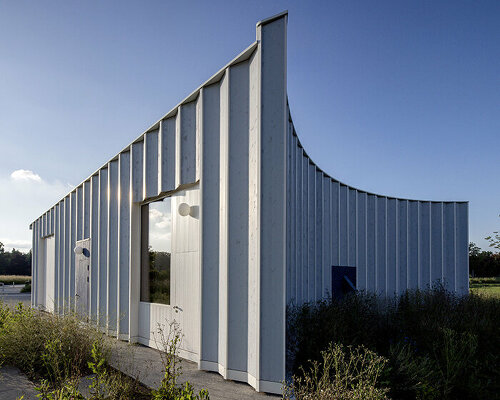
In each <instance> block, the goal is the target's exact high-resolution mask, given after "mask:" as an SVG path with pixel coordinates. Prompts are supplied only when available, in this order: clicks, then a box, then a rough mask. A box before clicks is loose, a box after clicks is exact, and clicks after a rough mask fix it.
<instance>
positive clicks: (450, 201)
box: [287, 96, 469, 203]
mask: <svg viewBox="0 0 500 400" xmlns="http://www.w3.org/2000/svg"><path fill="white" fill-rule="evenodd" d="M287 108H288V122H289V123H291V124H292V128H293V129H292V135H293V136H295V137H296V138H297V145H298V146H299V147H300V148H301V149H302V150H303V152H304V156H305V157H307V158H308V159H309V163H310V164H312V165H314V166H315V167H316V169H317V170H318V171H319V172H321V173H322V174H323V175H325V176H326V177H327V178H330V179H331V180H332V181H334V182H338V183H339V184H340V185H342V186H346V187H348V188H349V189H353V190H356V191H358V192H361V193H366V194H367V195H371V196H377V197H386V198H388V199H395V200H403V201H418V202H422V203H469V201H468V200H420V199H408V198H404V197H397V196H389V195H386V194H379V193H373V192H369V191H367V190H363V189H359V188H357V187H354V186H351V185H349V184H347V183H344V182H342V181H341V180H340V179H337V178H334V177H333V176H332V175H330V174H329V173H327V172H325V170H324V169H322V168H320V167H319V166H318V164H317V163H315V162H314V161H313V159H312V158H311V156H309V154H307V151H306V149H305V148H304V146H303V145H302V143H301V142H300V138H299V135H298V134H297V131H296V130H295V125H294V124H293V120H292V113H291V111H290V105H289V103H288V96H287Z"/></svg>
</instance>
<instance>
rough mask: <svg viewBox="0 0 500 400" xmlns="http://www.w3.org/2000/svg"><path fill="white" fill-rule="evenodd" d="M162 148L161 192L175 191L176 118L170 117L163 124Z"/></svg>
mask: <svg viewBox="0 0 500 400" xmlns="http://www.w3.org/2000/svg"><path fill="white" fill-rule="evenodd" d="M160 123H161V131H160V132H161V146H160V154H161V155H160V163H161V173H160V179H161V189H160V190H161V191H162V192H169V191H172V190H174V189H175V171H176V170H175V168H176V162H175V148H176V144H175V143H176V136H175V125H176V117H170V118H167V119H164V120H162V121H161V122H160Z"/></svg>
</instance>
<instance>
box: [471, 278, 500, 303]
mask: <svg viewBox="0 0 500 400" xmlns="http://www.w3.org/2000/svg"><path fill="white" fill-rule="evenodd" d="M469 283H470V284H469V286H470V292H471V293H474V294H477V295H480V296H486V297H495V298H497V299H500V277H496V278H470V282H469Z"/></svg>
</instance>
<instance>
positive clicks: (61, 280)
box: [57, 199, 65, 314]
mask: <svg viewBox="0 0 500 400" xmlns="http://www.w3.org/2000/svg"><path fill="white" fill-rule="evenodd" d="M58 242H59V253H58V257H59V280H58V287H57V291H58V294H57V296H58V299H59V302H58V309H59V314H64V279H65V277H64V270H65V264H64V251H65V248H64V199H63V200H61V201H60V202H59V229H58Z"/></svg>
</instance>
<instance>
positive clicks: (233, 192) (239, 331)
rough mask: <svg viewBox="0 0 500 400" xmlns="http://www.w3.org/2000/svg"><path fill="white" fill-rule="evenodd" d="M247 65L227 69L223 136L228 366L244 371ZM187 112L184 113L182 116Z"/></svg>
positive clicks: (245, 325) (246, 322)
mask: <svg viewBox="0 0 500 400" xmlns="http://www.w3.org/2000/svg"><path fill="white" fill-rule="evenodd" d="M248 67H249V65H248V63H247V62H243V63H240V64H237V65H235V66H232V67H230V69H229V105H230V108H229V132H228V133H229V134H228V138H227V139H225V140H228V148H227V150H228V152H229V157H228V165H227V168H228V171H227V172H226V173H227V175H228V180H227V185H228V186H227V189H226V190H227V192H228V198H227V201H228V203H227V205H226V207H227V218H228V220H227V221H228V223H227V229H228V232H227V243H228V244H227V252H228V304H229V307H228V336H229V338H230V339H229V341H228V356H227V360H228V364H227V367H228V368H229V369H231V370H236V371H244V370H245V369H246V366H247V363H248V362H247V352H248V341H247V337H248V218H249V213H248V205H249V198H248V190H249V189H248V186H249V182H248V168H249V164H248V163H249V159H248V151H249V148H248V146H249V136H248V130H249V125H248V123H249V122H248V107H249V103H248V101H249V99H248V95H249V92H248V91H249V82H248V79H249V70H248ZM186 115H187V113H185V112H183V116H184V117H186ZM183 121H184V119H183ZM183 124H184V122H183Z"/></svg>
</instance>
